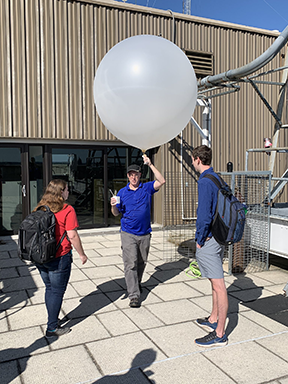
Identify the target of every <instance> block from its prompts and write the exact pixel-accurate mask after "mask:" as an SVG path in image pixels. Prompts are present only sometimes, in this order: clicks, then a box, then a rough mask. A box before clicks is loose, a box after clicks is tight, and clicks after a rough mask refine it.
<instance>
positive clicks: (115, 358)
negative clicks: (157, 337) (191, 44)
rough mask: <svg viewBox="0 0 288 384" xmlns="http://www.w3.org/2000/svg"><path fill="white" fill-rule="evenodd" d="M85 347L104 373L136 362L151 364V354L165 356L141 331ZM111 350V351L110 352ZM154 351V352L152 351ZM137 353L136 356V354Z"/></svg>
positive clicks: (127, 367) (159, 357)
mask: <svg viewBox="0 0 288 384" xmlns="http://www.w3.org/2000/svg"><path fill="white" fill-rule="evenodd" d="M87 348H88V349H89V351H90V353H91V354H92V356H93V358H94V359H95V361H96V362H97V365H98V366H99V367H100V369H101V371H102V372H103V373H104V374H110V373H114V372H119V371H122V370H124V369H129V367H134V366H135V365H136V364H137V366H139V365H145V364H149V365H150V364H151V354H153V356H155V353H156V359H163V358H165V357H166V356H165V355H164V354H163V353H162V352H161V351H160V350H159V348H157V346H156V345H154V344H153V342H151V340H150V339H149V338H148V337H147V336H145V335H144V334H143V333H142V332H140V331H139V332H134V333H131V334H128V335H122V336H116V337H114V338H113V339H112V338H111V339H107V340H100V341H98V342H92V343H89V344H87ZM112 351H113V352H112ZM153 351H154V352H153ZM137 355H138V356H137Z"/></svg>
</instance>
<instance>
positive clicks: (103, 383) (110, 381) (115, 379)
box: [91, 368, 151, 384]
mask: <svg viewBox="0 0 288 384" xmlns="http://www.w3.org/2000/svg"><path fill="white" fill-rule="evenodd" d="M150 374H151V371H149V370H148V371H147V372H145V371H144V372H143V371H142V370H141V369H139V368H132V369H130V370H129V371H124V373H122V372H121V373H119V374H114V375H108V376H104V377H102V378H100V379H99V380H97V379H96V381H94V380H91V383H92V382H93V383H95V384H96V383H97V384H136V383H137V384H151V381H150V380H149V378H148V377H149V376H150ZM146 376H148V377H146Z"/></svg>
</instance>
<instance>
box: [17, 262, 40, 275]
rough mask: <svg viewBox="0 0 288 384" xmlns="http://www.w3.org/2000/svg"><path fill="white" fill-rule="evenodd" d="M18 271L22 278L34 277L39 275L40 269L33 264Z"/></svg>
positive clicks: (18, 268) (19, 268)
mask: <svg viewBox="0 0 288 384" xmlns="http://www.w3.org/2000/svg"><path fill="white" fill-rule="evenodd" d="M17 270H18V271H19V275H20V276H32V275H37V274H39V271H38V269H37V268H36V266H35V265H33V264H30V265H23V266H21V267H17ZM19 275H18V276H19Z"/></svg>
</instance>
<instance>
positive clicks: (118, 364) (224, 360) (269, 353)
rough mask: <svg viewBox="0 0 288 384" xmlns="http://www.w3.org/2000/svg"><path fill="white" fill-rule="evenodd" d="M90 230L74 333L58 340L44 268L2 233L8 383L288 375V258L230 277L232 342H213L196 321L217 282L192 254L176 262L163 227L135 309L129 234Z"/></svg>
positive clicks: (74, 301)
mask: <svg viewBox="0 0 288 384" xmlns="http://www.w3.org/2000/svg"><path fill="white" fill-rule="evenodd" d="M80 236H81V239H82V242H83V245H84V248H85V250H86V252H87V255H88V257H89V261H88V262H87V263H86V264H85V265H84V266H81V263H80V260H79V257H78V255H77V253H76V252H75V253H74V263H73V269H72V274H71V278H70V281H69V286H68V288H67V291H66V294H65V298H64V301H63V306H62V310H61V318H62V319H64V321H65V322H66V325H68V326H70V327H71V329H72V331H71V332H70V333H69V334H68V335H65V336H63V337H60V338H59V339H57V340H47V339H46V338H45V337H44V334H45V329H46V325H45V324H46V321H47V319H46V316H47V315H46V309H45V304H44V284H43V282H42V280H41V278H40V276H39V274H38V271H37V270H36V268H35V267H34V266H33V265H27V264H24V263H23V262H22V261H21V260H19V259H18V257H17V238H16V237H12V238H11V237H2V238H1V239H0V240H1V241H0V263H1V264H0V268H1V269H0V289H1V291H0V383H1V384H8V383H13V384H14V383H19V384H34V383H35V384H39V383H40V384H46V383H47V384H48V383H49V384H50V383H53V384H76V383H78V384H79V383H99V384H103V383H104V384H105V383H107V384H115V383H117V384H118V383H119V384H121V383H123V384H147V383H156V384H170V383H171V384H175V383H177V384H178V383H179V384H190V383H197V384H198V383H210V382H213V383H249V384H251V383H268V382H269V383H275V384H276V383H278V384H279V383H281V384H287V383H288V347H287V345H288V298H285V297H284V296H283V295H282V290H283V287H284V285H285V283H286V282H287V281H288V271H287V269H288V260H283V259H282V265H281V267H279V266H276V265H275V264H274V265H271V266H270V268H269V270H268V271H263V272H257V273H250V274H238V275H232V276H229V275H225V280H226V285H227V288H228V293H229V314H228V320H227V329H226V333H227V335H228V339H229V343H228V345H227V346H226V347H222V348H204V349H203V348H200V347H198V346H197V345H196V344H195V343H194V339H195V338H197V337H201V336H202V335H205V331H204V330H203V329H202V328H200V327H199V326H198V325H197V324H196V322H195V320H196V319H197V318H198V317H203V316H207V315H208V314H209V311H210V309H211V288H210V283H209V281H208V280H207V279H201V278H200V279H192V278H190V277H189V276H187V274H185V269H186V268H187V267H188V265H189V259H187V258H186V259H185V258H183V259H181V260H180V261H170V262H167V258H165V244H164V242H165V238H164V237H163V234H162V232H161V231H154V232H153V236H152V246H151V251H150V257H149V262H148V265H147V269H146V272H145V275H144V281H143V287H144V289H143V293H142V296H141V301H142V303H141V307H140V308H130V307H129V299H128V298H127V295H126V291H125V281H124V278H123V264H122V259H121V248H120V236H119V232H118V231H117V230H116V229H115V228H114V229H110V230H108V229H107V230H103V229H102V230H101V231H100V230H98V231H93V232H89V231H80ZM165 260H166V261H165Z"/></svg>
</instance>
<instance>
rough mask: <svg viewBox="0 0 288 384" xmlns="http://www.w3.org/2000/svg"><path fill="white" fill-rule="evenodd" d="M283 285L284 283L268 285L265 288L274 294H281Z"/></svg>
mask: <svg viewBox="0 0 288 384" xmlns="http://www.w3.org/2000/svg"><path fill="white" fill-rule="evenodd" d="M284 286H285V285H284V284H276V285H270V286H269V287H266V290H267V291H269V292H271V293H275V294H276V295H283V292H284V291H283V288H284ZM271 296H272V295H271Z"/></svg>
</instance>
